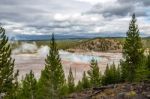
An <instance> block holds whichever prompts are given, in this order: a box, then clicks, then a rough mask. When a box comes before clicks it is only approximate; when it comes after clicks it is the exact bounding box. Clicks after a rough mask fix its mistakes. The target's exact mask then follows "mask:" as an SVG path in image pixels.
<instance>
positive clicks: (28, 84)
mask: <svg viewBox="0 0 150 99" xmlns="http://www.w3.org/2000/svg"><path fill="white" fill-rule="evenodd" d="M36 91H37V80H36V78H35V77H34V74H33V72H32V70H31V71H30V73H29V74H26V77H25V78H24V79H23V80H22V87H21V90H20V94H19V95H18V99H19V98H21V99H36Z"/></svg>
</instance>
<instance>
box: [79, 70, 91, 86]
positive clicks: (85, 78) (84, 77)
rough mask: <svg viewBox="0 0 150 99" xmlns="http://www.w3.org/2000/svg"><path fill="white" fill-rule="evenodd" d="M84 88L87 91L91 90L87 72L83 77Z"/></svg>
mask: <svg viewBox="0 0 150 99" xmlns="http://www.w3.org/2000/svg"><path fill="white" fill-rule="evenodd" d="M81 83H82V88H83V89H86V88H90V81H89V79H88V77H87V76H86V72H85V71H84V73H83V77H82V82H81Z"/></svg>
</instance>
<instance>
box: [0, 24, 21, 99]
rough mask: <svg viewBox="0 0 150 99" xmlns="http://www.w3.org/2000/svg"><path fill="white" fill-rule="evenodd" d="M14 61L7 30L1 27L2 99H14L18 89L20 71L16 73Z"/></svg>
mask: <svg viewBox="0 0 150 99" xmlns="http://www.w3.org/2000/svg"><path fill="white" fill-rule="evenodd" d="M14 61H15V60H14V59H12V58H11V48H10V44H9V43H8V37H6V35H5V29H4V28H2V27H0V97H1V96H2V95H4V97H7V98H9V97H11V98H14V97H15V96H16V93H17V92H16V90H17V87H18V81H17V76H18V71H17V72H15V73H14Z"/></svg>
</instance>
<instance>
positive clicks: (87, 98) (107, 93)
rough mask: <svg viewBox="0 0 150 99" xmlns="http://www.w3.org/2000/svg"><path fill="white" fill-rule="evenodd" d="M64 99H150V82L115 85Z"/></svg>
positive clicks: (75, 94)
mask: <svg viewBox="0 0 150 99" xmlns="http://www.w3.org/2000/svg"><path fill="white" fill-rule="evenodd" d="M64 99H150V82H146V83H135V84H129V83H124V84H113V85H108V86H102V87H99V88H93V89H86V90H83V91H81V92H78V93H72V94H71V95H69V96H67V97H65V98H64Z"/></svg>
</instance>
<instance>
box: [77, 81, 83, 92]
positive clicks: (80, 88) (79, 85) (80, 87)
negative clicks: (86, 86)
mask: <svg viewBox="0 0 150 99" xmlns="http://www.w3.org/2000/svg"><path fill="white" fill-rule="evenodd" d="M82 89H83V87H82V82H81V81H80V80H79V81H78V84H77V86H76V91H81V90H82Z"/></svg>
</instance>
